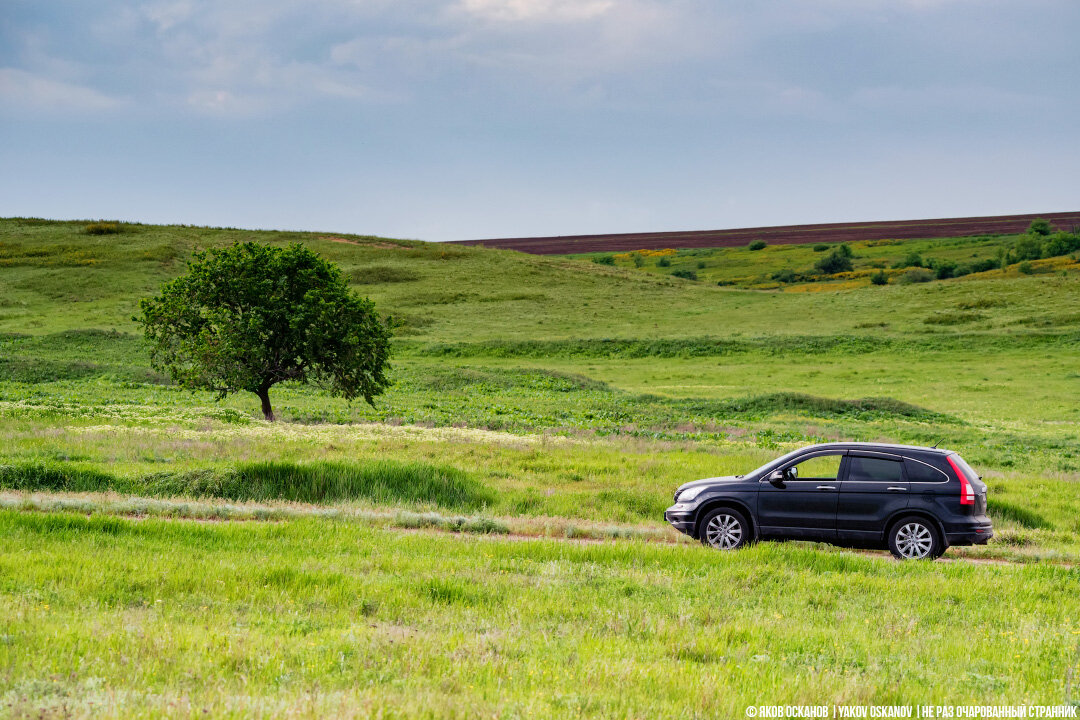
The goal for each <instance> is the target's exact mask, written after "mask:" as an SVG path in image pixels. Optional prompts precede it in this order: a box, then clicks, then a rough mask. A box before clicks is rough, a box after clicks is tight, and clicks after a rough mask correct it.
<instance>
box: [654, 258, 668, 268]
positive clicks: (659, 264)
mask: <svg viewBox="0 0 1080 720" xmlns="http://www.w3.org/2000/svg"><path fill="white" fill-rule="evenodd" d="M656 267H671V260H669V259H668V258H666V257H662V258H660V259H659V260H657V261H656Z"/></svg>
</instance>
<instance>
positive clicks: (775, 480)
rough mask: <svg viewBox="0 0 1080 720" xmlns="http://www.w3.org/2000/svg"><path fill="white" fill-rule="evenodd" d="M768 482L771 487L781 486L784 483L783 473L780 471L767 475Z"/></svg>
mask: <svg viewBox="0 0 1080 720" xmlns="http://www.w3.org/2000/svg"><path fill="white" fill-rule="evenodd" d="M768 480H769V482H771V483H772V484H773V485H783V483H784V473H783V471H782V470H773V471H772V472H771V473H769V478H768Z"/></svg>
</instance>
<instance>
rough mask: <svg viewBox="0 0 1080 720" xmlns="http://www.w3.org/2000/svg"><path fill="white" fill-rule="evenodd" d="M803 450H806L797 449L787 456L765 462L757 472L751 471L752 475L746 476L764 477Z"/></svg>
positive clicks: (803, 449)
mask: <svg viewBox="0 0 1080 720" xmlns="http://www.w3.org/2000/svg"><path fill="white" fill-rule="evenodd" d="M805 450H806V448H799V449H798V450H792V451H791V452H789V453H788V454H787V455H784V456H782V457H778V458H776V459H775V460H770V461H769V462H767V463H765V464H764V465H762V466H761V467H759V468H758V469H757V470H755V471H753V472H752V473H747V474H748V475H750V476H755V475H757V476H761V475H765V474H766V473H769V472H771V471H773V470H775V469H776V468H778V467H780V466H781V465H783V464H784V463H786V462H787V461H788V460H791V459H792V458H793V457H795V456H796V455H798V454H799V453H801V452H803V451H805Z"/></svg>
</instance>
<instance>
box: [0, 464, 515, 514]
mask: <svg viewBox="0 0 1080 720" xmlns="http://www.w3.org/2000/svg"><path fill="white" fill-rule="evenodd" d="M0 487H3V488H8V489H12V490H27V491H40V490H46V491H57V492H103V491H113V492H119V493H126V494H133V495H151V496H156V497H177V496H183V497H215V498H224V499H226V500H234V501H247V500H257V501H266V500H290V501H294V502H305V503H330V502H337V501H342V500H370V501H372V502H375V503H385V504H400V503H419V504H432V505H436V506H439V507H445V508H455V509H476V508H480V507H484V506H486V505H491V504H493V503H494V501H495V495H494V493H493V492H492V491H491V490H490V489H489V488H487V487H485V486H484V485H483V484H482V483H480V482H479V481H477V480H475V479H473V478H471V477H469V476H468V475H467V474H466V473H464V472H462V471H460V470H458V469H456V468H453V467H448V466H440V465H431V464H428V463H423V462H395V461H392V460H379V461H375V462H367V463H362V464H359V463H358V464H349V463H330V462H311V463H287V462H263V463H248V464H243V465H239V466H236V467H234V468H228V469H224V470H219V469H202V470H193V471H188V472H179V473H177V472H164V473H155V474H153V475H148V476H145V477H143V478H138V479H130V478H120V477H114V476H112V475H109V474H107V473H103V472H99V471H96V470H90V469H86V468H82V467H79V466H78V465H74V464H70V463H32V464H24V465H0Z"/></svg>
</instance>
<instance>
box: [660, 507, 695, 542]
mask: <svg viewBox="0 0 1080 720" xmlns="http://www.w3.org/2000/svg"><path fill="white" fill-rule="evenodd" d="M694 516H695V512H694V508H692V507H690V506H689V505H688V504H686V503H675V504H674V505H672V506H671V507H669V508H668V509H667V510H665V511H664V519H665V520H667V521H668V522H669V523H671V527H673V528H675V529H676V530H678V531H679V532H681V533H683V534H685V535H689V536H690V537H693V536H694V525H695V524H696V522H695V519H694Z"/></svg>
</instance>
